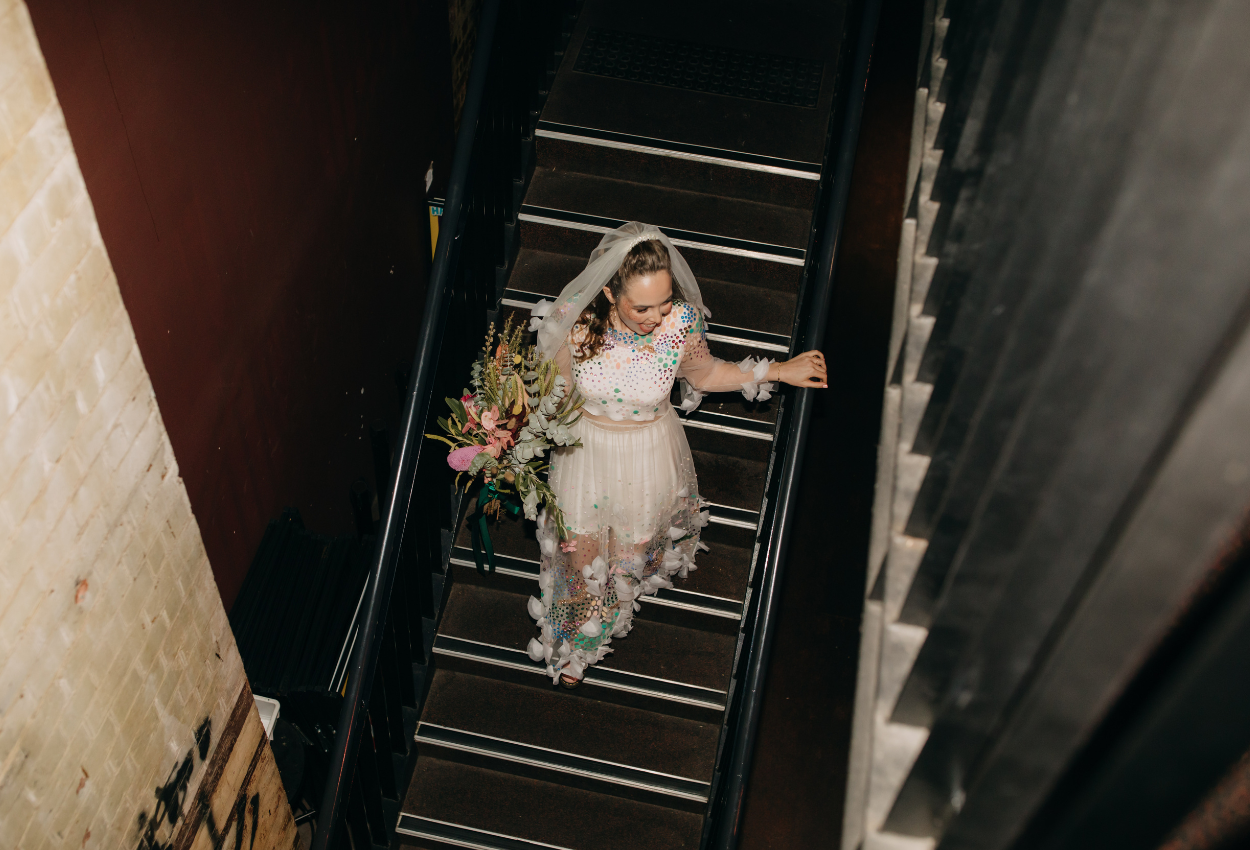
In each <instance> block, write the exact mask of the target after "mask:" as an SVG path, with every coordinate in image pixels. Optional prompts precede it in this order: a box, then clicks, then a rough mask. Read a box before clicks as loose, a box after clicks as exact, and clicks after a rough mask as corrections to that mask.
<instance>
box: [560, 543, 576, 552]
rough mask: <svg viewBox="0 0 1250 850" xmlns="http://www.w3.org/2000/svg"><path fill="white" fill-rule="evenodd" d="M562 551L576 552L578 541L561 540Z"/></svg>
mask: <svg viewBox="0 0 1250 850" xmlns="http://www.w3.org/2000/svg"><path fill="white" fill-rule="evenodd" d="M560 551H561V552H576V551H577V541H576V540H561V541H560Z"/></svg>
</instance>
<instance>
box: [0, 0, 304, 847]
mask: <svg viewBox="0 0 1250 850" xmlns="http://www.w3.org/2000/svg"><path fill="white" fill-rule="evenodd" d="M257 728H259V719H258V717H257V716H256V713H255V709H254V707H253V705H252V700H251V694H250V691H249V689H248V687H247V682H246V679H245V676H244V672H243V666H242V664H241V662H240V660H239V655H238V652H237V650H236V649H235V645H234V638H233V636H232V635H231V633H230V629H229V625H228V623H227V621H226V615H225V611H224V610H223V608H222V604H221V599H220V597H219V595H218V592H217V588H216V585H215V583H214V581H213V576H212V572H211V570H210V568H209V564H208V559H207V556H206V555H205V552H204V546H203V543H202V541H201V538H200V532H199V528H198V526H197V524H196V521H195V518H194V517H193V516H192V515H191V510H190V505H189V502H188V499H187V494H186V491H185V489H184V487H183V484H182V480H181V479H180V478H179V475H178V466H177V463H176V462H175V460H174V457H173V452H172V450H171V448H170V443H169V439H168V436H167V435H166V432H165V428H164V426H163V424H162V422H161V417H160V411H159V410H158V409H157V405H156V401H155V398H154V396H153V393H152V387H151V384H150V382H149V379H148V375H147V372H146V370H145V368H144V365H143V361H142V359H141V358H140V356H139V351H138V348H137V347H136V344H135V338H134V334H133V332H132V330H131V325H130V320H129V318H128V317H127V314H126V310H125V308H124V307H123V305H122V300H121V295H120V293H119V290H118V286H117V280H116V278H115V276H114V274H113V270H112V268H111V266H110V263H109V258H108V255H107V253H106V252H105V249H104V245H103V243H102V241H101V238H100V233H99V230H98V228H97V226H96V219H95V214H94V212H93V208H92V204H91V200H90V199H89V198H88V196H87V191H86V188H85V186H84V183H83V179H82V175H81V174H80V172H79V167H78V162H77V159H76V158H75V155H74V151H73V148H72V146H71V144H70V139H69V135H68V133H67V131H66V128H65V122H64V118H63V116H62V113H61V109H60V106H59V105H58V103H57V100H56V97H55V94H54V92H53V88H52V83H51V81H50V79H49V76H48V72H47V68H46V66H45V63H44V60H43V56H42V54H41V53H40V50H39V46H38V42H37V41H36V38H35V34H34V30H33V29H32V26H31V22H30V17H29V14H28V11H27V9H26V6H25V4H24V3H23V2H21V0H0V847H4V848H6V849H10V848H11V849H13V850H16V848H21V849H22V850H37V848H43V847H73V848H93V847H98V848H110V850H111V848H120V847H154V846H162V847H163V846H166V845H170V846H188V847H189V846H192V844H193V843H194V846H196V847H201V846H203V847H214V848H216V847H223V846H230V847H233V846H237V842H238V838H239V837H244V838H245V839H247V840H245V841H244V842H243V844H242V846H249V844H248V840H250V839H251V836H252V834H253V828H254V826H259V828H258V829H257V830H256V836H257V837H256V839H255V841H254V843H253V844H252V845H250V846H255V847H290V846H292V845H293V843H294V825H293V822H292V821H291V814H290V809H289V808H288V807H287V805H286V801H285V797H284V795H283V793H282V790H281V784H280V780H279V779H278V777H277V772H276V770H275V769H274V768H273V757H272V753H271V752H270V751H269V748H268V746H267V745H266V743H265V742H264V740H263V736H262V737H259V738H258V736H257V733H256V729H257ZM239 763H242V765H243V766H242V767H239V766H238V765H239ZM231 766H233V767H231ZM228 768H230V769H228ZM253 797H255V798H256V801H255V803H253V802H252V798H253ZM239 800H242V801H243V805H242V806H241V807H240V806H239V805H238V801H239ZM239 812H241V813H242V815H243V817H244V818H245V819H247V818H250V821H247V820H245V825H246V829H242V828H240V827H239V825H238V823H237V818H234V817H232V816H233V815H235V814H237V813H239ZM231 830H233V832H231Z"/></svg>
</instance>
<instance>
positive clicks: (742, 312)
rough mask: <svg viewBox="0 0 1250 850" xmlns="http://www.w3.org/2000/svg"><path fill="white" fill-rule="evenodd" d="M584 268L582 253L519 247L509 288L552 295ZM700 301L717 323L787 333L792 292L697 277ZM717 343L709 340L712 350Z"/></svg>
mask: <svg viewBox="0 0 1250 850" xmlns="http://www.w3.org/2000/svg"><path fill="white" fill-rule="evenodd" d="M585 268H586V257H582V256H570V255H568V254H558V253H555V252H552V251H538V250H534V249H532V248H522V249H521V250H520V252H519V253H518V254H517V259H516V263H515V265H513V267H512V276H511V277H510V278H509V279H508V288H509V289H519V290H521V291H523V292H535V293H538V294H540V295H546V296H550V297H555V296H556V295H559V294H560V291H561V290H562V289H564V287H565V285H566V284H567V283H568V282H569V281H570V280H572V279H573V278H575V277H577V276H578V275H579V274H581V272H582V271H583V270H584V269H585ZM699 289H700V291H701V292H702V294H703V302H704V303H705V304H707V306H708V307H709V308H711V310H712V321H713V322H715V323H717V324H722V325H730V326H732V327H738V328H749V329H751V330H757V331H764V332H766V333H774V334H780V335H782V336H789V335H790V331H791V328H792V325H793V323H794V305H795V296H794V294H793V293H789V292H779V291H777V290H775V289H771V288H765V287H759V286H750V285H748V284H743V283H731V282H729V281H723V280H716V279H715V278H700V279H699ZM716 346H717V343H715V342H713V343H711V348H712V353H713V354H715V353H716V350H717V349H716Z"/></svg>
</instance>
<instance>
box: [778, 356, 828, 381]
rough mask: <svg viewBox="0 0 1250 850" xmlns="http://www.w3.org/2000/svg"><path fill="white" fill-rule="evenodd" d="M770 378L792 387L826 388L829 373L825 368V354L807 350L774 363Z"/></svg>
mask: <svg viewBox="0 0 1250 850" xmlns="http://www.w3.org/2000/svg"><path fill="white" fill-rule="evenodd" d="M768 380H770V381H782V382H784V383H787V384H789V385H790V386H792V387H809V388H811V389H826V388H828V386H829V373H828V371H827V370H826V368H825V355H823V354H821V353H820V352H819V351H805V352H803V353H802V354H800V355H799V356H798V357H795V358H794V359H792V360H787V361H785V362H784V363H774V364H773V365H772V367H771V368H769V370H768Z"/></svg>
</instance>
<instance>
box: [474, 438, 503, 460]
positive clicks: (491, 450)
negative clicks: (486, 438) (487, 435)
mask: <svg viewBox="0 0 1250 850" xmlns="http://www.w3.org/2000/svg"><path fill="white" fill-rule="evenodd" d="M479 448H480V449H481V451H484V452H486V453H487V454H488V455H490V456H491V457H493V458H494V459H495V460H499V450H500V449H502V448H503V446H502V445H500V444H499V443H497V442H495V441H494V440H491V441H490V443H489V444H487V445H485V446H481V447H479Z"/></svg>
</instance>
